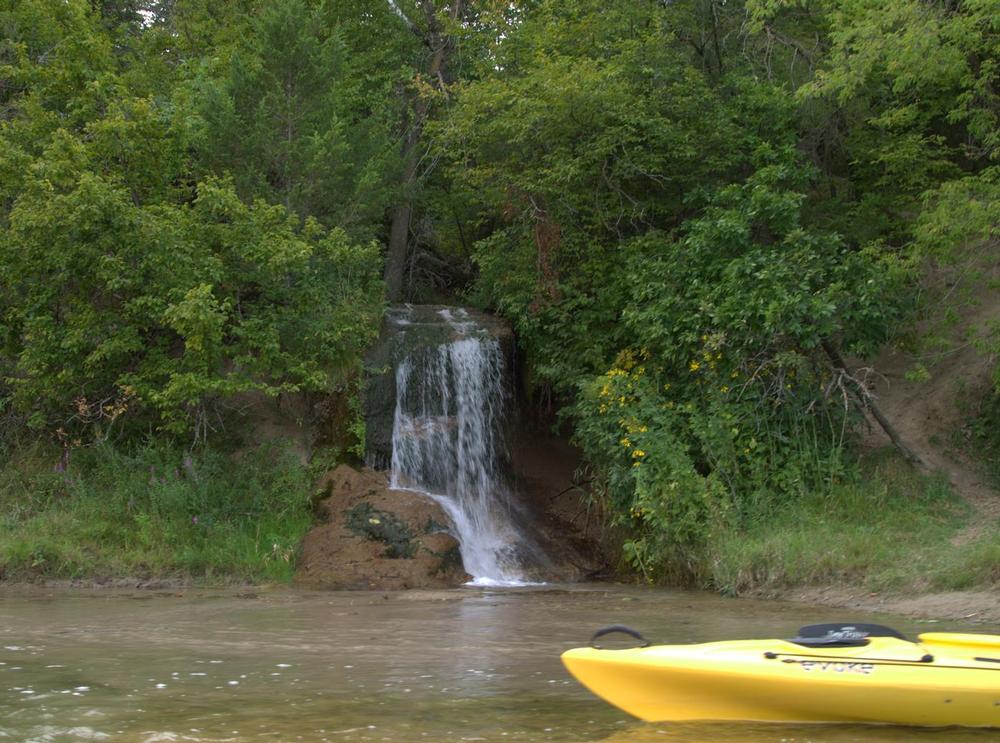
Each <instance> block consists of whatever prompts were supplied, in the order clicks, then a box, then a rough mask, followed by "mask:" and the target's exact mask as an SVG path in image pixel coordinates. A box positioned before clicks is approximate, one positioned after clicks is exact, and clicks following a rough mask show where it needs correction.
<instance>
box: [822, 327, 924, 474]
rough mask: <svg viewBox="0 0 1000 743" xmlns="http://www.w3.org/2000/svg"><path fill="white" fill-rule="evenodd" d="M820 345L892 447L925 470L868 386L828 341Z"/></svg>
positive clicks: (922, 462)
mask: <svg viewBox="0 0 1000 743" xmlns="http://www.w3.org/2000/svg"><path fill="white" fill-rule="evenodd" d="M820 345H821V346H823V350H824V351H825V352H826V355H827V356H828V357H829V359H830V363H831V364H833V368H834V369H836V370H837V371H838V372H839V373H841V374H843V375H844V377H845V379H847V380H849V381H850V382H851V383H852V385H851V387H852V391H853V393H854V396H855V397H856V398H857V400H858V402H859V403H860V404H861V408H862V410H864V411H865V412H867V413H871V416H872V418H874V419H875V421H876V422H877V423H878V424H879V426H881V427H882V430H883V431H885V433H886V435H887V436H888V437H889V440H890V441H892V445H893V446H895V447H896V449H897V450H898V451H899V453H900V454H902V455H903V456H904V457H905V458H906V459H907V461H909V462H911V463H912V464H915V465H917V466H918V467H922V468H924V469H927V463H926V462H925V461H924V460H923V459H921V457H920V455H919V454H917V453H916V452H915V451H913V449H911V448H910V447H909V446H907V445H906V443H905V442H904V441H903V439H902V437H900V435H899V431H897V430H896V428H895V426H893V425H892V423H890V422H889V419H888V418H886V417H885V414H884V413H883V412H882V410H881V408H879V406H878V404H877V403H876V402H875V396H874V395H873V394H872V392H871V390H870V389H868V385H866V384H865V383H864V382H862V381H861V380H859V379H858V378H857V377H855V376H854V375H853V374H851V372H850V370H849V369H848V368H847V363H846V362H845V361H844V357H843V356H841V355H840V351H839V350H837V348H836V347H835V346H834V345H833V344H832V343H830V342H829V341H821V343H820Z"/></svg>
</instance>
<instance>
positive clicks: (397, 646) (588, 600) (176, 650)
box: [0, 585, 1000, 743]
mask: <svg viewBox="0 0 1000 743" xmlns="http://www.w3.org/2000/svg"><path fill="white" fill-rule="evenodd" d="M840 620H849V621H877V622H881V623H883V624H890V625H893V626H896V627H897V628H898V629H900V630H902V631H904V632H906V633H910V634H916V633H917V632H921V631H928V630H931V629H933V630H965V631H979V632H1000V627H995V626H989V627H987V626H982V625H978V626H977V625H971V624H966V625H963V624H962V623H960V622H942V623H940V624H930V625H928V624H925V623H919V622H917V621H915V620H911V619H900V618H896V617H886V616H878V615H860V616H859V615H858V614H857V613H851V612H845V611H844V610H836V609H829V608H817V607H809V606H801V605H795V604H782V603H778V602H755V601H747V600H731V599H725V598H722V597H719V596H714V595H710V594H702V593H685V592H677V591H662V590H654V589H641V588H635V587H619V586H603V585H588V586H579V587H570V588H556V587H539V588H530V589H508V590H481V589H459V590H454V591H435V592H430V591H411V592H397V593H376V592H338V593H323V592H315V593H311V592H309V593H307V592H296V591H292V590H284V589H283V590H268V589H256V590H252V591H250V590H245V589H229V590H214V591H209V590H179V591H176V592H142V593H123V592H118V591H113V590H108V589H104V590H100V591H73V590H58V591H46V590H44V589H37V590H30V591H28V590H7V591H5V592H2V593H0V742H2V743H6V741H17V743H28V742H35V741H37V742H39V743H41V742H45V743H49V742H57V743H64V742H66V743H69V742H72V743H76V742H77V741H111V742H115V743H117V742H119V741H138V742H140V743H159V742H161V741H195V742H198V741H213V742H214V741H220V742H221V741H227V742H228V741H231V742H233V743H237V742H243V741H288V742H292V741H309V742H311V741H442V742H447V743H451V742H452V741H608V742H609V743H653V742H654V741H656V742H660V741H663V742H676V741H685V742H688V741H721V742H723V743H728V742H735V741H740V742H743V741H746V742H750V743H763V742H765V741H767V742H773V743H804V742H806V741H816V742H820V741H829V742H832V743H847V742H848V741H865V742H868V741H872V742H875V743H880V742H882V741H893V742H896V741H935V742H940V743H953V742H958V741H961V742H965V741H969V742H971V741H977V742H980V743H985V742H986V741H997V740H1000V731H982V730H962V729H948V730H918V729H908V728H893V727H865V726H833V725H825V726H824V725H814V726H802V725H763V724H746V723H740V724H732V723H727V724H718V723H713V724H665V723H643V722H639V721H637V720H634V719H632V718H630V717H628V716H627V715H626V714H625V713H622V712H619V711H618V710H616V709H614V708H612V707H610V706H608V705H606V704H604V703H603V702H601V701H600V700H598V699H597V698H595V697H594V696H592V695H591V694H590V693H589V692H587V691H586V690H584V689H583V688H582V687H580V686H579V685H577V684H576V683H575V682H574V681H573V680H572V679H571V678H570V677H569V676H568V675H567V673H566V672H565V671H564V670H563V668H562V666H561V664H560V662H559V654H560V652H561V651H563V650H565V649H567V648H570V647H574V646H577V645H584V644H586V642H587V641H588V639H589V637H590V635H591V633H592V632H593V631H594V630H595V629H597V628H599V627H601V626H603V625H606V624H612V623H624V624H628V625H630V626H633V627H635V628H636V629H638V630H640V631H642V632H643V633H644V634H645V635H646V636H647V637H649V638H650V639H652V640H655V641H659V642H692V641H708V640H720V639H735V638H751V637H775V636H777V637H785V636H791V635H793V634H794V633H795V630H796V629H797V628H798V626H799V625H802V624H808V623H813V622H823V621H840Z"/></svg>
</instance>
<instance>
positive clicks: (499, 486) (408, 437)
mask: <svg viewBox="0 0 1000 743" xmlns="http://www.w3.org/2000/svg"><path fill="white" fill-rule="evenodd" d="M437 314H438V316H439V317H440V318H441V320H443V321H444V322H445V323H447V326H446V327H449V328H450V335H451V338H450V339H449V340H447V341H446V342H443V343H440V344H438V345H436V346H425V347H422V348H420V347H418V348H413V349H411V350H410V351H409V352H408V353H406V355H405V356H403V358H401V359H399V360H398V361H397V366H396V412H395V418H394V420H393V429H392V469H391V476H390V478H391V479H390V483H391V487H393V488H397V489H403V490H412V491H416V492H419V493H422V494H424V495H426V496H428V497H430V498H432V499H433V500H435V501H436V502H437V503H439V504H440V505H441V507H442V508H443V509H444V510H445V512H446V513H447V514H448V517H449V518H450V519H451V521H452V525H453V526H454V529H455V532H456V537H457V538H458V540H459V544H460V549H461V553H462V561H463V563H464V565H465V570H466V572H468V573H469V574H470V575H472V576H473V579H474V580H473V583H474V584H477V585H522V584H525V582H526V581H525V578H524V575H523V568H522V565H521V562H520V559H519V550H521V549H522V548H523V546H524V537H523V535H521V534H520V533H519V530H518V529H517V528H516V527H515V525H514V522H513V519H512V507H513V505H512V501H511V498H510V492H509V490H508V488H507V486H506V485H505V483H504V482H503V473H502V468H501V465H500V461H499V456H498V452H501V451H503V446H504V443H503V425H502V424H503V416H504V406H505V403H506V395H505V390H504V386H503V368H504V363H503V362H504V360H503V357H502V353H501V348H500V342H499V340H497V338H495V337H492V336H490V335H488V334H487V333H485V332H484V331H483V329H482V328H480V327H479V326H478V325H477V324H476V323H475V322H474V321H473V320H472V319H471V318H469V316H468V314H467V313H465V312H464V311H463V310H454V311H451V310H447V309H441V310H438V311H437ZM401 324H402V326H403V327H404V328H405V326H406V325H407V324H408V323H407V322H406V321H404V322H403V323H401ZM403 332H405V330H404V331H403Z"/></svg>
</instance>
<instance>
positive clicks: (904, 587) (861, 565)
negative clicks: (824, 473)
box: [704, 452, 1000, 595]
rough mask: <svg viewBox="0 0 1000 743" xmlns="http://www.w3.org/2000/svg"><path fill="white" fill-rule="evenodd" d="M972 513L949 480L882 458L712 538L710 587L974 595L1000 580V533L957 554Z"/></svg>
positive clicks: (992, 529)
mask: <svg viewBox="0 0 1000 743" xmlns="http://www.w3.org/2000/svg"><path fill="white" fill-rule="evenodd" d="M970 518H971V509H970V508H969V506H968V505H967V504H965V503H964V501H962V500H961V499H959V498H957V497H956V496H955V495H954V494H953V493H952V492H951V489H950V487H949V486H948V484H947V482H946V481H945V480H944V478H942V477H939V476H930V477H929V476H925V475H921V474H919V473H917V472H915V471H914V470H913V469H912V468H911V467H909V466H908V465H907V464H906V463H905V462H902V461H901V460H899V458H898V457H896V456H895V455H894V454H892V453H891V452H882V453H879V455H877V456H876V457H874V458H873V460H872V461H869V462H867V463H865V464H864V465H863V467H862V473H861V476H860V477H858V478H855V479H854V480H853V481H848V482H844V483H841V484H838V485H833V486H830V487H828V488H827V489H825V490H823V491H817V492H811V493H803V494H802V495H801V496H800V497H799V498H797V499H796V500H794V501H791V502H785V503H784V504H782V506H781V507H780V508H778V507H773V506H768V505H767V504H759V505H758V506H757V507H756V511H755V512H752V513H749V514H747V515H746V516H745V518H744V519H743V520H742V522H741V523H740V524H734V525H730V526H727V527H725V528H723V529H720V530H719V531H718V532H717V533H715V534H713V536H712V537H711V539H710V541H709V545H708V549H707V553H706V557H705V564H704V571H705V573H704V575H705V581H706V583H708V584H709V585H711V586H712V587H713V588H715V589H717V590H721V591H723V592H725V593H729V594H737V595H738V594H745V593H748V592H751V591H755V592H760V591H763V592H767V591H768V590H775V591H778V590H782V589H788V588H794V587H801V586H822V585H848V586H856V587H861V588H864V589H867V590H871V591H880V592H881V591H888V592H903V591H921V592H922V591H928V590H953V589H960V588H961V589H972V588H985V587H991V586H995V585H997V584H998V583H1000V526H998V525H992V526H987V527H986V529H985V530H984V534H983V536H982V538H980V539H978V540H976V541H975V542H972V543H969V544H967V545H963V546H961V547H955V546H953V545H952V544H951V541H950V540H951V538H952V537H953V536H954V535H955V533H956V532H957V531H958V530H959V529H960V528H961V527H962V526H963V525H965V524H966V523H967V522H968V521H969V519H970Z"/></svg>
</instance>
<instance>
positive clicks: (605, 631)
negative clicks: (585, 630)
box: [590, 624, 653, 650]
mask: <svg viewBox="0 0 1000 743" xmlns="http://www.w3.org/2000/svg"><path fill="white" fill-rule="evenodd" d="M615 633H620V634H623V635H628V636H629V637H634V638H635V639H636V640H638V641H639V642H640V643H642V644H641V645H639V647H641V648H648V647H649V646H650V645H652V644H653V643H651V642H650V641H649V640H647V639H646V638H645V637H643V636H642V635H640V634H639V633H638V632H636V631H635V630H634V629H632V628H631V627H626V626H625V625H624V624H611V625H608V626H607V627H601V629H599V630H597V632H595V633H594V636H593V637H591V638H590V647H592V648H597V649H598V650H600V649H601V646H600V645H598V644H597V640H598V639H599V638H601V637H604V636H605V635H612V634H615Z"/></svg>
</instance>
